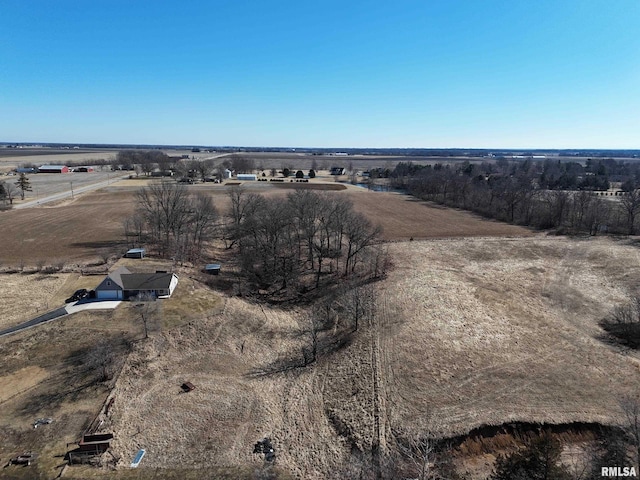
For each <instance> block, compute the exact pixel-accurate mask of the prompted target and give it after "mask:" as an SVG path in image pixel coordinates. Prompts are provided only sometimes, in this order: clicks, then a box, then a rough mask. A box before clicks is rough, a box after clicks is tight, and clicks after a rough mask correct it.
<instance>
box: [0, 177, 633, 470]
mask: <svg viewBox="0 0 640 480" xmlns="http://www.w3.org/2000/svg"><path fill="white" fill-rule="evenodd" d="M136 188H139V186H138V185H135V186H134V185H131V184H127V183H126V181H125V182H121V183H119V184H118V185H117V186H112V187H110V188H109V189H105V190H102V191H98V192H94V193H90V194H86V195H83V196H81V197H79V198H77V199H76V200H74V201H73V202H69V203H65V204H64V205H59V206H56V207H50V208H37V209H28V210H23V211H10V212H4V213H2V214H1V215H0V221H2V226H3V228H2V229H0V243H1V244H2V245H3V246H5V248H4V249H3V250H2V251H0V262H1V264H2V266H6V265H8V264H14V265H15V264H17V263H18V262H20V261H21V260H23V261H24V262H25V264H27V265H29V263H30V262H33V263H31V264H32V265H35V264H36V262H38V261H43V260H44V261H46V262H47V263H54V262H64V263H65V264H66V265H71V264H76V265H77V264H86V263H91V262H93V261H97V260H100V258H99V257H100V252H101V251H103V250H106V249H112V248H121V247H122V246H123V245H122V243H121V242H122V240H123V238H122V218H123V217H124V216H126V215H128V214H129V213H130V212H131V211H132V210H133V207H134V205H133V199H134V192H135V189H136ZM191 188H192V190H193V191H198V190H200V191H206V192H209V193H211V194H212V195H213V196H214V198H215V201H216V204H217V205H218V206H219V208H221V209H224V208H225V205H226V202H227V201H228V199H227V197H226V190H227V189H226V188H225V187H224V186H213V185H212V186H208V185H198V186H194V187H191ZM251 188H252V191H257V192H264V193H265V194H267V195H270V196H271V195H285V194H286V190H285V189H279V188H268V187H267V188H265V187H263V186H258V185H257V184H256V185H255V186H252V187H251ZM330 194H331V195H343V196H345V198H349V199H351V200H352V201H353V202H354V205H355V208H356V209H357V210H358V211H360V212H362V213H364V214H365V215H366V216H367V217H368V218H369V219H370V220H371V221H372V222H374V223H376V222H379V223H380V224H381V225H382V226H383V228H384V230H385V233H384V236H385V239H386V240H389V241H390V243H389V245H388V248H389V253H390V255H391V256H392V260H393V268H392V270H391V271H390V273H389V276H388V278H386V279H384V280H382V281H380V282H378V283H377V284H375V288H376V289H377V290H378V294H377V298H378V302H377V303H378V306H377V315H376V317H375V320H374V321H372V322H371V323H370V324H367V325H363V326H362V327H361V328H360V330H359V331H358V332H357V334H356V335H354V336H353V337H352V338H350V339H349V341H348V342H346V343H345V344H344V346H343V347H342V348H341V349H339V350H338V351H336V352H334V353H332V354H327V355H325V356H322V357H320V360H319V361H318V362H316V363H314V364H312V365H309V366H307V367H304V368H292V369H288V370H284V371H281V372H280V373H273V372H272V373H269V367H270V366H271V365H274V364H279V363H281V362H283V361H284V360H287V361H288V363H289V364H291V365H295V364H297V363H299V362H300V359H301V355H302V354H301V349H302V347H303V346H305V345H307V344H308V342H309V334H308V331H307V329H308V324H309V320H308V319H309V313H310V312H309V310H308V307H302V306H300V307H295V308H288V309H282V308H277V307H273V306H268V305H260V304H257V303H253V302H252V301H251V299H250V298H244V297H237V296H230V295H231V292H233V291H234V289H233V288H231V287H232V285H231V284H232V283H233V282H234V281H235V280H234V278H233V276H231V275H228V274H227V272H223V273H222V275H221V276H220V277H219V278H216V279H215V281H212V282H211V284H212V285H214V286H215V285H217V284H220V286H221V287H222V285H225V292H227V293H223V292H222V291H221V290H215V289H211V288H209V287H207V286H206V285H204V284H203V283H202V282H201V281H202V280H204V277H203V276H202V275H201V274H200V273H198V272H195V271H194V270H189V269H187V268H186V267H184V268H181V269H180V268H179V269H178V272H177V273H178V275H179V276H180V283H179V286H178V289H177V290H176V293H175V294H174V296H173V297H172V298H171V299H168V300H166V301H163V302H162V304H161V305H162V308H161V313H162V317H163V321H162V324H161V328H160V330H159V331H154V333H153V334H152V336H151V338H149V339H147V340H144V339H142V336H143V335H142V327H141V324H140V321H139V318H138V315H139V314H138V312H137V311H136V310H135V307H134V306H133V305H131V304H128V303H125V304H123V305H121V306H120V307H119V308H118V309H116V310H115V311H113V312H83V313H80V314H76V315H73V316H70V317H67V318H65V319H63V320H61V321H59V322H51V323H49V324H45V325H42V326H40V327H37V328H34V329H31V330H28V331H25V332H22V333H19V334H16V335H12V336H10V337H6V338H3V339H0V355H1V356H2V358H3V362H2V364H0V385H1V387H0V406H1V408H0V438H3V440H2V441H1V442H0V460H2V461H4V460H6V459H7V458H8V457H9V456H10V455H14V454H16V453H19V452H21V451H24V450H29V449H33V450H37V451H38V452H39V453H40V455H41V462H40V465H39V466H38V467H37V470H36V471H37V472H40V473H42V475H43V478H50V477H54V476H55V474H56V473H57V472H58V470H57V469H56V466H57V465H60V464H62V463H63V462H62V458H61V457H57V455H62V454H64V452H65V451H66V442H71V441H73V440H76V439H77V438H78V437H79V435H80V433H81V432H82V431H83V429H84V428H86V426H87V425H88V423H89V422H91V421H92V420H93V418H94V417H95V415H96V414H97V413H98V412H99V411H100V407H101V405H102V404H103V402H104V401H105V400H106V399H107V396H108V395H109V396H111V397H113V398H114V399H115V403H114V407H113V409H112V413H111V415H110V416H109V417H107V418H105V419H104V420H105V423H104V424H103V426H102V427H101V429H102V430H103V431H110V432H113V433H114V435H115V443H114V445H113V449H112V453H113V457H110V458H112V459H113V461H111V463H112V465H111V466H105V467H104V468H102V469H95V468H94V469H88V468H87V467H72V468H70V469H69V470H68V471H67V473H65V475H64V476H65V477H67V478H121V479H127V478H141V479H142V478H173V476H175V475H177V476H178V477H179V476H180V472H184V475H183V477H184V478H190V476H192V475H194V472H195V473H197V474H199V475H202V477H201V478H207V477H206V475H210V478H234V476H235V478H251V476H252V475H253V474H254V472H255V471H256V470H260V469H261V468H262V467H263V465H264V462H263V460H262V458H261V457H260V456H258V455H254V454H253V453H252V452H253V445H254V444H255V442H256V441H258V440H260V439H262V438H263V437H265V436H269V437H270V438H271V439H272V441H273V444H274V447H275V449H276V455H277V459H278V460H277V464H278V466H279V468H280V469H281V470H282V471H284V472H286V473H288V474H290V475H292V476H294V477H295V478H309V479H324V478H345V477H346V476H347V474H348V472H349V471H353V469H356V470H357V469H358V466H359V465H360V464H370V463H371V457H370V454H368V453H364V454H361V453H359V451H362V452H370V451H371V448H372V446H373V445H374V444H375V443H378V442H379V443H380V445H381V447H382V449H383V451H384V450H385V448H386V447H387V446H392V445H393V444H394V442H395V441H396V439H397V438H400V437H401V436H403V435H411V434H412V432H414V431H416V430H424V429H426V428H429V429H431V430H435V431H437V432H439V433H440V434H442V435H446V436H454V435H459V434H464V433H467V432H469V431H470V430H471V429H473V428H475V427H479V426H483V425H501V424H503V423H510V422H517V421H523V422H547V423H559V424H565V423H570V422H600V423H604V424H612V423H615V422H617V421H618V420H619V419H620V411H619V410H618V408H617V406H616V405H617V404H616V401H617V399H618V398H619V396H620V395H622V394H624V393H626V392H629V391H632V390H633V389H634V388H635V385H636V384H637V382H638V380H640V359H639V358H638V355H637V354H636V353H635V352H629V351H624V350H621V349H619V348H617V347H614V346H612V345H610V344H607V343H604V342H603V341H602V340H601V338H600V337H601V335H602V330H601V329H600V327H599V326H598V321H599V320H600V319H601V318H603V317H604V316H605V315H607V314H608V312H609V311H610V310H611V309H612V308H613V306H615V305H617V304H619V303H620V302H623V301H625V300H626V299H628V297H629V295H630V294H631V293H632V292H635V291H636V289H637V288H638V286H639V285H640V256H639V255H638V251H637V247H636V246H635V245H634V244H633V243H632V242H631V241H629V240H616V239H612V238H600V237H595V238H590V239H571V238H564V237H547V236H544V235H533V233H532V232H531V231H529V230H527V229H523V228H520V227H515V226H509V225H504V224H501V223H497V222H491V221H486V220H483V219H481V218H479V217H476V216H474V215H471V214H468V213H466V212H462V211H457V210H451V209H446V208H440V207H437V206H432V205H429V204H425V203H423V202H418V201H413V200H411V199H409V198H408V197H404V196H402V195H398V194H393V193H378V192H368V191H365V190H362V189H356V188H351V187H350V188H347V189H345V190H341V191H335V192H330ZM411 237H413V238H414V241H411V242H410V241H407V240H408V238H411ZM118 265H128V266H129V268H131V269H133V270H149V269H155V268H161V269H166V268H168V267H169V265H168V264H166V262H158V261H156V260H154V259H145V260H143V261H140V260H130V259H122V260H120V261H119V263H118ZM116 266H117V265H116ZM5 277H6V278H5ZM54 277H57V278H54ZM86 278H91V280H92V281H95V283H96V284H97V282H98V281H99V280H100V279H101V277H86ZM0 280H4V281H2V282H0V298H2V299H5V298H7V299H10V300H11V303H15V306H14V307H10V308H8V309H7V311H8V312H9V313H8V314H7V316H6V317H5V318H3V322H6V321H7V320H6V319H7V318H8V319H10V320H9V323H15V322H17V321H19V320H18V319H19V317H20V315H22V314H23V313H25V311H26V309H27V308H33V306H36V305H39V304H37V303H36V302H43V301H44V302H48V303H49V304H51V303H57V302H60V303H61V302H62V301H64V297H66V296H67V295H69V294H70V293H72V292H73V290H75V289H76V288H81V287H84V288H90V287H86V286H85V285H84V283H83V282H84V281H85V280H84V278H83V277H81V276H79V275H77V274H71V273H56V274H52V275H44V274H41V273H33V274H29V275H27V274H11V275H9V274H3V275H2V276H1V278H0ZM225 281H226V282H227V283H229V285H226V284H224V282H225ZM30 298H37V300H35V301H34V302H31V303H29V299H30ZM11 308H12V309H11ZM38 308H39V307H38ZM25 319H26V318H25ZM338 321H340V320H338ZM105 341H110V342H114V343H116V344H117V343H118V342H123V341H127V342H133V343H132V351H131V353H130V354H128V355H122V356H121V357H120V359H121V361H122V362H123V363H122V365H123V368H122V371H121V374H120V375H119V376H118V377H117V379H114V381H113V383H112V385H107V384H95V382H93V383H92V382H90V381H89V380H90V377H91V375H93V374H94V373H95V372H94V373H92V372H91V371H87V370H86V369H83V368H82V362H81V360H80V359H81V358H83V357H82V355H84V354H85V353H86V351H87V349H90V348H93V346H94V345H96V344H99V343H101V342H105ZM83 352H84V353H83ZM185 381H190V382H192V383H193V384H194V385H195V386H196V389H195V390H194V391H192V392H189V393H181V390H180V385H181V384H182V383H183V382H185ZM111 386H112V387H113V390H110V387H111ZM43 416H47V417H52V418H54V419H55V421H54V423H53V424H51V425H48V426H45V427H42V429H40V428H39V429H35V430H34V429H33V428H32V427H31V422H33V421H34V420H35V418H38V417H43ZM354 447H355V448H354ZM139 448H145V449H146V451H147V455H146V456H145V459H144V460H143V463H142V464H141V467H140V468H139V469H138V470H137V471H136V472H135V475H134V473H133V472H132V471H131V470H130V469H129V468H128V465H129V463H130V462H131V459H132V458H133V456H134V455H135V453H136V451H137V450H138V449H139ZM114 465H115V470H112V468H114ZM15 471H16V470H15V469H12V470H6V471H5V472H7V473H9V472H15ZM12 474H13V473H12ZM23 475H28V472H27V473H25V474H23ZM178 477H176V478H178ZM16 478H20V477H16ZM21 478H28V477H24V476H23V477H21ZM31 478H33V477H31Z"/></svg>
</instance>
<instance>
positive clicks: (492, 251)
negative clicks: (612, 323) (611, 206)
mask: <svg viewBox="0 0 640 480" xmlns="http://www.w3.org/2000/svg"><path fill="white" fill-rule="evenodd" d="M391 252H392V254H393V255H394V257H395V258H396V259H397V260H396V261H397V265H398V268H397V270H396V271H395V272H393V273H392V275H391V277H390V279H389V287H390V288H389V289H388V290H387V292H386V294H387V298H388V301H393V302H394V304H396V305H398V306H399V309H400V311H399V313H400V315H401V318H403V323H402V325H400V326H399V327H397V329H396V331H395V333H393V334H391V335H389V336H388V337H387V339H388V346H387V349H386V350H387V351H388V352H390V356H389V358H388V361H389V365H390V368H391V370H392V371H393V378H392V387H393V391H394V392H397V393H396V395H394V397H393V398H394V405H395V415H396V419H395V421H396V422H399V423H400V424H406V423H407V422H409V421H411V422H414V423H418V424H419V422H420V421H421V417H424V415H425V413H426V408H427V406H428V407H429V409H431V411H432V412H433V414H435V415H437V416H438V417H439V418H441V419H442V420H443V433H445V434H448V435H453V434H459V433H464V432H466V431H468V430H469V429H470V428H474V427H477V426H480V425H499V424H501V423H506V422H514V421H522V422H548V423H568V422H600V423H604V424H610V423H615V422H616V421H617V420H618V419H619V417H618V415H619V411H618V410H617V409H616V408H615V407H612V406H613V405H615V404H616V396H619V395H621V394H623V393H624V392H626V391H629V390H630V389H631V388H632V387H633V385H634V383H635V382H637V380H638V373H639V372H638V360H637V358H636V356H635V355H633V354H630V353H627V354H624V355H621V354H620V352H619V351H617V350H615V349H613V348H611V347H610V346H608V345H606V344H604V343H602V342H601V341H600V340H599V339H598V337H599V335H600V334H601V333H602V331H601V329H600V328H599V327H598V320H599V319H600V318H602V317H603V316H604V315H606V314H607V313H608V312H609V311H610V309H611V308H612V307H613V306H614V305H616V304H618V303H619V302H622V301H624V300H625V298H627V296H628V295H629V292H630V288H631V287H632V285H633V284H634V283H635V282H637V279H638V278H639V277H640V269H639V268H638V257H637V252H636V249H635V248H634V247H630V246H625V245H616V243H615V242H614V241H612V240H609V239H593V240H590V241H586V240H585V241H574V240H569V239H565V238H546V239H517V240H497V239H482V240H449V241H429V242H418V243H416V242H413V243H412V244H397V245H393V246H391ZM400 392H402V394H400Z"/></svg>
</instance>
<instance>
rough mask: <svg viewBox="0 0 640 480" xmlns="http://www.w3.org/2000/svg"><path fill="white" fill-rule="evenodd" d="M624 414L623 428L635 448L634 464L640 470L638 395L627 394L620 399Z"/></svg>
mask: <svg viewBox="0 0 640 480" xmlns="http://www.w3.org/2000/svg"><path fill="white" fill-rule="evenodd" d="M620 408H621V409H622V413H623V415H624V423H623V425H622V428H623V430H624V431H625V433H626V434H627V436H628V438H629V441H630V444H631V447H632V449H633V454H632V456H633V464H634V466H635V467H636V472H638V471H640V400H639V399H638V395H626V396H624V397H623V398H622V399H621V400H620Z"/></svg>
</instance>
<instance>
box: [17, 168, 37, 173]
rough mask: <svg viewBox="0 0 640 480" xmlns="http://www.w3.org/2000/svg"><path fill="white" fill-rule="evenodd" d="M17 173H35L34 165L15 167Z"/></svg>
mask: <svg viewBox="0 0 640 480" xmlns="http://www.w3.org/2000/svg"><path fill="white" fill-rule="evenodd" d="M16 172H17V173H36V169H35V167H20V168H16Z"/></svg>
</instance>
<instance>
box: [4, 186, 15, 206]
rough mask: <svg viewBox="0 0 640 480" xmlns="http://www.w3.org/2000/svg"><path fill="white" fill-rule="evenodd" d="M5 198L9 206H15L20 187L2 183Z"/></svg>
mask: <svg viewBox="0 0 640 480" xmlns="http://www.w3.org/2000/svg"><path fill="white" fill-rule="evenodd" d="M2 187H3V192H4V198H5V199H6V201H8V202H9V205H13V200H14V199H15V198H16V195H18V187H16V185H15V184H13V183H6V182H3V183H2Z"/></svg>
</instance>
